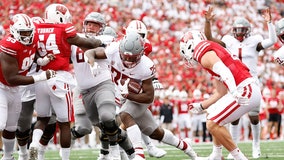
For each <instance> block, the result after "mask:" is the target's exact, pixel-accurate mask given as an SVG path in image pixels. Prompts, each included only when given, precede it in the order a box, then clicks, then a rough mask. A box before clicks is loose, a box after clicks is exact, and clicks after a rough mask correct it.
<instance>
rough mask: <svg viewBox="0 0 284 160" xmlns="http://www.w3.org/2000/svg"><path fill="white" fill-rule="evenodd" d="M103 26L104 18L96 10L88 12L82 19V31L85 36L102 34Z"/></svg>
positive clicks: (104, 24)
mask: <svg viewBox="0 0 284 160" xmlns="http://www.w3.org/2000/svg"><path fill="white" fill-rule="evenodd" d="M105 26H106V21H105V18H104V16H103V15H102V14H100V13H98V12H91V13H89V14H88V15H87V16H86V17H85V19H84V21H83V31H84V32H85V34H86V36H87V37H94V36H98V35H102V34H103V31H104V29H105Z"/></svg>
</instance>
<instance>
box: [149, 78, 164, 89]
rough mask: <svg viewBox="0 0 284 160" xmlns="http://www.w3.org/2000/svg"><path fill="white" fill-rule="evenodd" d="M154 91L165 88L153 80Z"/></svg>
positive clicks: (156, 80)
mask: <svg viewBox="0 0 284 160" xmlns="http://www.w3.org/2000/svg"><path fill="white" fill-rule="evenodd" d="M152 83H153V87H154V89H164V86H163V84H162V83H160V81H159V80H158V79H153V81H152Z"/></svg>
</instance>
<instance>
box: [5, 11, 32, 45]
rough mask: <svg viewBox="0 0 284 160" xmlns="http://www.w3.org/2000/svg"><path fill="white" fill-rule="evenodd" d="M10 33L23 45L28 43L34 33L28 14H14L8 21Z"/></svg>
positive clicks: (30, 41) (30, 42)
mask: <svg viewBox="0 0 284 160" xmlns="http://www.w3.org/2000/svg"><path fill="white" fill-rule="evenodd" d="M10 33H11V34H12V35H13V37H14V38H15V39H16V40H17V41H19V42H21V43H22V44H24V45H30V44H32V42H33V39H34V34H35V26H34V23H33V22H32V20H31V18H30V17H29V16H28V15H26V14H16V15H14V16H13V17H12V20H11V22H10Z"/></svg>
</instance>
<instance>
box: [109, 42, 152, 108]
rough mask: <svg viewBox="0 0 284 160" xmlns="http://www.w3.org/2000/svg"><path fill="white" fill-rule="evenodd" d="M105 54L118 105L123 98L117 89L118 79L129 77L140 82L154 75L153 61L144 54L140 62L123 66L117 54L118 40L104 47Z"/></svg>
mask: <svg viewBox="0 0 284 160" xmlns="http://www.w3.org/2000/svg"><path fill="white" fill-rule="evenodd" d="M105 54H106V56H107V59H108V60H109V61H110V64H111V74H112V80H113V82H115V85H116V93H115V96H116V102H117V104H118V105H121V104H122V103H123V102H121V100H122V99H123V98H122V96H121V95H120V93H119V90H118V89H117V84H118V81H120V80H121V79H124V78H131V79H135V80H136V81H139V82H140V83H142V81H143V80H146V79H149V78H151V77H154V75H155V74H156V69H155V66H154V62H153V61H152V60H151V59H150V58H148V57H147V56H145V55H143V56H142V57H141V60H140V63H138V64H137V65H136V66H135V67H133V68H130V69H129V68H126V67H124V65H123V63H122V60H121V58H120V55H119V42H113V43H111V44H110V45H109V46H108V47H106V50H105Z"/></svg>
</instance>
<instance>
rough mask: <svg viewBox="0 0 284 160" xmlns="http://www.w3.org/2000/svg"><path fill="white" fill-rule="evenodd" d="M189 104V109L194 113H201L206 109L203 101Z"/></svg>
mask: <svg viewBox="0 0 284 160" xmlns="http://www.w3.org/2000/svg"><path fill="white" fill-rule="evenodd" d="M188 106H189V110H190V111H191V112H192V113H195V114H199V113H201V112H203V110H204V108H203V107H202V105H201V103H191V104H189V105H188Z"/></svg>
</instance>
